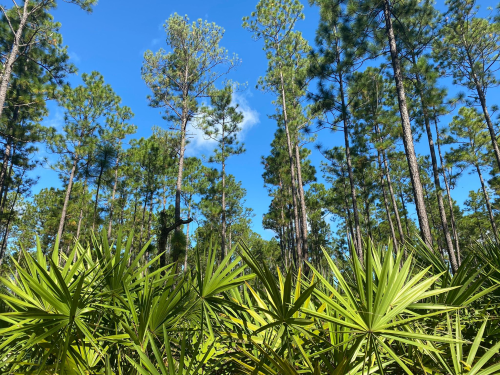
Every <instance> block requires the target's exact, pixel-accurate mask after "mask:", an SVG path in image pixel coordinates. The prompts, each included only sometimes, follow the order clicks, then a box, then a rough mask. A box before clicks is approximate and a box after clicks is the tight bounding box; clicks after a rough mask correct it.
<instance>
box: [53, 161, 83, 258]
mask: <svg viewBox="0 0 500 375" xmlns="http://www.w3.org/2000/svg"><path fill="white" fill-rule="evenodd" d="M77 165H78V158H77V157H76V156H75V157H74V160H73V167H72V168H71V172H70V175H69V181H68V186H67V187H66V195H65V196H64V204H63V209H62V212H61V220H60V221H59V228H58V229H57V238H56V243H55V247H56V248H58V247H59V243H60V242H61V237H62V233H63V229H64V223H65V221H66V213H67V212H68V205H69V197H70V196H71V189H72V188H73V179H74V178H75V172H76V166H77Z"/></svg>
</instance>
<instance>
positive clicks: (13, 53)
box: [0, 0, 30, 117]
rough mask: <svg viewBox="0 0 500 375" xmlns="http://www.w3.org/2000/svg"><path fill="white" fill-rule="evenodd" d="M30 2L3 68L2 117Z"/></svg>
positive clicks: (0, 106) (1, 90)
mask: <svg viewBox="0 0 500 375" xmlns="http://www.w3.org/2000/svg"><path fill="white" fill-rule="evenodd" d="M29 3H30V1H29V0H25V1H24V5H23V12H22V16H21V18H20V19H19V25H18V28H17V31H16V33H15V34H14V41H13V42H12V46H11V49H10V52H9V54H8V55H7V59H6V61H5V64H4V66H3V74H2V76H1V78H0V117H1V116H2V113H3V108H4V105H5V100H6V99H7V91H8V89H9V82H10V77H11V75H12V68H13V66H14V63H15V62H16V59H17V54H18V53H19V45H20V44H21V37H22V35H23V32H24V28H25V27H26V22H27V21H28V4H29Z"/></svg>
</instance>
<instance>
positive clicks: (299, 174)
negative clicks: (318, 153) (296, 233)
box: [295, 143, 308, 259]
mask: <svg viewBox="0 0 500 375" xmlns="http://www.w3.org/2000/svg"><path fill="white" fill-rule="evenodd" d="M295 162H296V164H297V179H298V181H297V185H298V190H299V199H300V213H301V218H302V220H301V221H302V226H301V229H302V256H303V258H304V259H307V250H308V245H307V211H306V200H305V196H304V185H303V182H302V163H301V160H300V150H299V145H298V143H297V144H296V145H295Z"/></svg>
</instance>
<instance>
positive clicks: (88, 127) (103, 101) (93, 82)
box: [49, 72, 119, 246]
mask: <svg viewBox="0 0 500 375" xmlns="http://www.w3.org/2000/svg"><path fill="white" fill-rule="evenodd" d="M82 80H83V83H84V84H83V85H82V86H78V87H76V88H74V89H71V88H70V87H68V86H66V87H64V89H63V90H62V91H61V92H60V93H59V94H58V103H59V105H60V106H62V107H63V108H64V109H65V116H64V120H65V125H64V127H63V134H57V135H56V136H54V137H53V139H52V140H51V143H50V145H49V147H50V148H51V150H52V151H53V152H55V153H57V154H58V155H59V156H60V162H59V163H58V165H57V167H58V168H59V169H60V170H62V171H63V173H64V172H66V171H64V168H69V169H70V170H69V173H68V177H67V179H68V180H67V181H68V182H67V187H66V195H65V197H64V203H63V207H62V212H61V218H60V222H59V229H58V231H57V236H58V239H57V240H56V246H58V245H59V242H60V241H61V238H62V234H63V229H64V223H65V220H66V212H67V207H68V204H69V200H70V196H71V190H72V187H73V180H74V178H75V175H76V172H77V169H78V167H79V166H80V164H81V163H82V161H83V160H84V159H85V158H86V157H87V156H88V155H90V154H92V151H93V150H94V149H95V146H96V143H97V142H96V141H97V139H98V137H99V132H100V131H101V132H102V130H103V124H102V120H103V118H104V117H106V115H107V114H108V113H109V112H112V111H113V110H114V108H115V107H116V105H117V104H118V103H119V97H118V96H116V94H115V93H114V91H113V89H112V88H111V86H110V85H107V84H105V83H104V78H103V76H102V75H101V74H100V73H98V72H92V73H91V74H90V75H88V74H85V73H84V74H82Z"/></svg>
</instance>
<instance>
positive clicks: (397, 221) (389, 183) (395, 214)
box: [382, 151, 408, 243]
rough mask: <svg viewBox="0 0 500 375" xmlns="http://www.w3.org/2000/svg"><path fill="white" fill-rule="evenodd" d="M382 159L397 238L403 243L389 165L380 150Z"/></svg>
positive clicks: (401, 227)
mask: <svg viewBox="0 0 500 375" xmlns="http://www.w3.org/2000/svg"><path fill="white" fill-rule="evenodd" d="M382 159H383V161H384V172H385V179H386V180H387V186H388V187H389V194H390V196H391V201H392V208H393V210H394V216H395V217H396V224H397V227H398V233H399V239H400V240H401V243H404V238H405V236H404V233H403V226H402V224H401V217H400V216H399V208H398V203H397V201H396V194H394V189H393V188H392V181H391V175H390V173H389V165H388V163H387V157H386V155H385V151H383V152H382ZM406 226H408V223H406Z"/></svg>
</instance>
